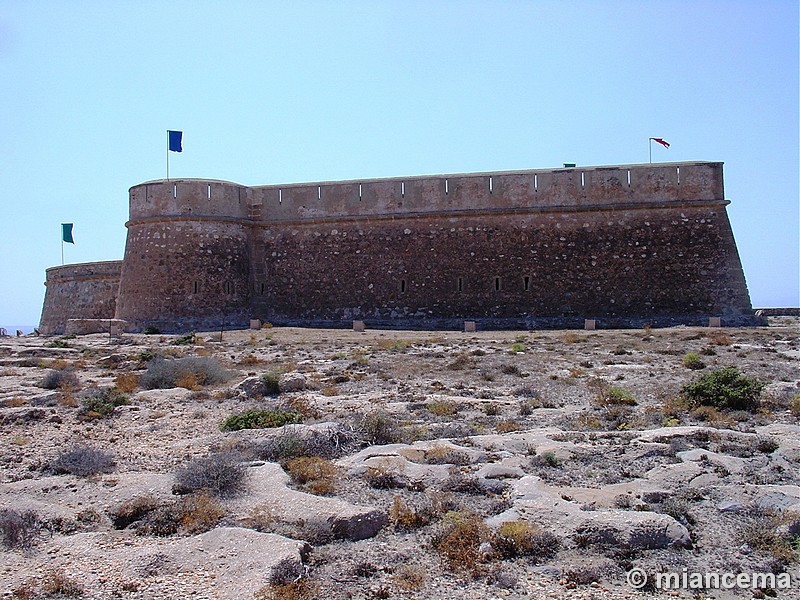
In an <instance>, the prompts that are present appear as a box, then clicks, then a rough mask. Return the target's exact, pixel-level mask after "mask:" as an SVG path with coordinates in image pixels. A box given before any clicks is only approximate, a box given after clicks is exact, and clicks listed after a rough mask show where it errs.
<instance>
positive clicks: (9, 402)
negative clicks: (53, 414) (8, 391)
mask: <svg viewBox="0 0 800 600" xmlns="http://www.w3.org/2000/svg"><path fill="white" fill-rule="evenodd" d="M27 404H28V401H27V400H25V398H20V397H19V396H14V397H13V398H6V399H5V400H2V401H0V406H2V407H3V408H19V407H20V406H25V405H27Z"/></svg>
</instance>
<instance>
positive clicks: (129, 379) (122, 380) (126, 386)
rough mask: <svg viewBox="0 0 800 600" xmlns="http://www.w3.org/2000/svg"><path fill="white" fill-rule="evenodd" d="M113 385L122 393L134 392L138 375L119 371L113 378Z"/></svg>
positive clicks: (137, 385)
mask: <svg viewBox="0 0 800 600" xmlns="http://www.w3.org/2000/svg"><path fill="white" fill-rule="evenodd" d="M114 387H115V388H116V389H117V390H118V391H120V392H122V393H123V394H130V393H131V392H135V391H136V390H137V389H138V387H139V376H138V375H137V374H136V373H120V374H119V375H117V376H116V377H115V378H114Z"/></svg>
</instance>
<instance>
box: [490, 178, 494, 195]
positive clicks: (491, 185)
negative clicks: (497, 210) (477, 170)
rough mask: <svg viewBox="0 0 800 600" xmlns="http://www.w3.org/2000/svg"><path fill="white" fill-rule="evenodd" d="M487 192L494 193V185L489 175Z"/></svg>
mask: <svg viewBox="0 0 800 600" xmlns="http://www.w3.org/2000/svg"><path fill="white" fill-rule="evenodd" d="M489 193H490V194H493V193H494V185H493V182H492V178H491V177H489Z"/></svg>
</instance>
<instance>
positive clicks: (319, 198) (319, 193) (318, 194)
mask: <svg viewBox="0 0 800 600" xmlns="http://www.w3.org/2000/svg"><path fill="white" fill-rule="evenodd" d="M317 200H322V186H320V185H318V186H317Z"/></svg>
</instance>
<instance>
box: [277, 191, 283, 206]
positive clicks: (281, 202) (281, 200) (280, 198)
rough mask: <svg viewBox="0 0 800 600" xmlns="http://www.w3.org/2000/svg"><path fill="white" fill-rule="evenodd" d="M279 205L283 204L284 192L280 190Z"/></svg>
mask: <svg viewBox="0 0 800 600" xmlns="http://www.w3.org/2000/svg"><path fill="white" fill-rule="evenodd" d="M278 204H283V190H281V189H279V190H278Z"/></svg>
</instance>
